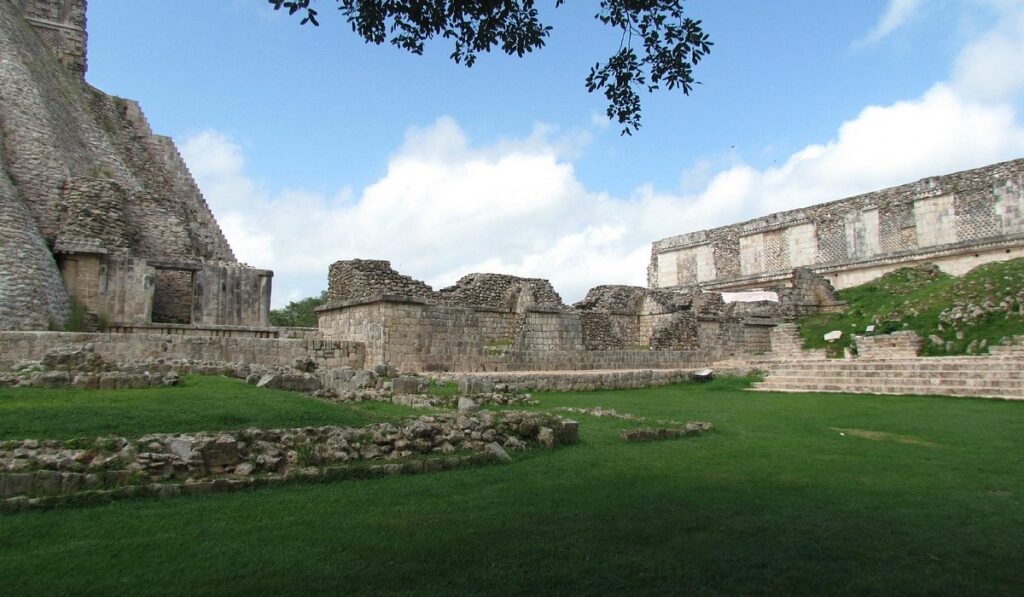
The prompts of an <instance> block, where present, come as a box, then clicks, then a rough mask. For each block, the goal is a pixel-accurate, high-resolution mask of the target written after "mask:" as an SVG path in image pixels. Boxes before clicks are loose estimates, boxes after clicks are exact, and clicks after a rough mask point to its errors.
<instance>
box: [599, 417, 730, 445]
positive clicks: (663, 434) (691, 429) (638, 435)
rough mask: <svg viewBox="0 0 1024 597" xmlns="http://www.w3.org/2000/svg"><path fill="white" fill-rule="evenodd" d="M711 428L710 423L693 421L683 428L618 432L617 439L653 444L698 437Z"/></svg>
mask: <svg viewBox="0 0 1024 597" xmlns="http://www.w3.org/2000/svg"><path fill="white" fill-rule="evenodd" d="M712 428H713V426H712V425H711V423H705V422H703V421H693V422H691V423H687V424H686V425H685V426H684V427H681V428H677V429H669V428H661V429H651V428H644V429H626V430H623V431H621V432H619V437H621V438H622V439H624V440H626V441H627V442H654V441H661V440H666V439H679V438H681V437H690V436H694V435H700V434H701V433H704V432H705V431H711V429H712Z"/></svg>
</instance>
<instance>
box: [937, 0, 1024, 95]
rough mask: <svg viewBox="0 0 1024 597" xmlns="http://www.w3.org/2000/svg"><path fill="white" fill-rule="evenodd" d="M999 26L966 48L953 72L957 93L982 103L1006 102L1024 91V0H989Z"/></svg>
mask: <svg viewBox="0 0 1024 597" xmlns="http://www.w3.org/2000/svg"><path fill="white" fill-rule="evenodd" d="M984 4H988V5H989V6H990V7H991V8H994V9H995V10H996V14H997V15H998V19H997V23H996V25H995V27H993V28H992V29H991V30H990V31H988V32H986V33H985V34H983V35H981V36H980V37H979V38H978V39H976V40H974V41H973V42H971V43H970V44H968V45H967V47H965V48H964V49H963V50H962V51H961V52H960V55H959V57H958V58H957V61H956V64H955V66H954V69H953V85H954V86H955V88H956V90H957V93H959V94H961V95H963V96H965V97H970V98H973V99H978V100H982V101H1006V100H1008V99H1012V98H1013V96H1015V95H1016V94H1018V93H1019V92H1020V91H1021V89H1022V88H1024V67H1022V65H1024V0H988V1H987V2H984Z"/></svg>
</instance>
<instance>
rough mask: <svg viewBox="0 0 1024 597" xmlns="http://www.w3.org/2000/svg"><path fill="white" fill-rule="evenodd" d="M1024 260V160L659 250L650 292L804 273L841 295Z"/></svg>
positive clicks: (724, 286)
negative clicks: (910, 277) (888, 276)
mask: <svg viewBox="0 0 1024 597" xmlns="http://www.w3.org/2000/svg"><path fill="white" fill-rule="evenodd" d="M1022 255H1024V159H1018V160H1012V161H1009V162H1003V163H1000V164H992V165H989V166H984V167H981V168H976V169H973V170H965V171H963V172H955V173H952V174H946V175H943V176H931V177H928V178H924V179H922V180H919V181H917V182H913V183H909V184H904V185H900V186H896V187H892V188H889V189H883V190H880V191H874V192H871V193H865V194H863V195H857V196H856V197H848V198H846V199H840V200H838V201H831V202H828V203H820V204H818V205H811V206H809V207H805V208H802V209H794V210H790V211H785V212H779V213H773V214H768V215H766V216H761V217H759V218H754V219H753V220H749V221H746V222H740V223H737V224H730V225H728V226H721V227H718V228H712V229H709V230H697V231H694V232H688V233H686V234H681V235H679V236H673V237H670V238H665V239H662V240H659V241H656V242H654V243H653V245H652V247H651V262H650V266H649V267H648V270H647V274H648V285H649V286H650V287H651V288H663V289H666V290H678V289H686V288H690V287H695V286H697V287H700V288H703V289H704V290H718V291H727V290H741V289H749V288H763V287H765V286H774V285H786V284H788V282H789V281H790V280H791V279H792V273H793V272H794V271H795V270H797V269H798V268H808V269H810V270H811V271H813V272H814V273H816V274H819V275H822V276H824V277H825V278H826V279H828V281H829V282H831V283H832V285H833V286H834V287H835V288H836V289H840V290H841V289H843V288H848V287H850V286H856V285H858V284H863V283H865V282H869V281H871V280H873V279H875V278H878V277H880V276H882V275H883V274H885V273H888V272H891V271H893V270H896V269H899V268H900V267H904V266H907V265H912V264H921V263H934V264H936V265H938V266H939V267H940V268H942V270H943V271H945V272H946V273H948V274H951V275H954V276H960V275H963V274H965V273H967V272H968V271H969V270H971V269H973V268H974V267H977V266H978V265H981V264H983V263H989V262H992V261H1001V260H1006V259H1011V258H1015V257H1020V256H1022Z"/></svg>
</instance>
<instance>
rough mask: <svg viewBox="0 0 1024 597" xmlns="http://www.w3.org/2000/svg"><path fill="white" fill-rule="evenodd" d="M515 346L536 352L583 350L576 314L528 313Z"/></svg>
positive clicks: (580, 328)
mask: <svg viewBox="0 0 1024 597" xmlns="http://www.w3.org/2000/svg"><path fill="white" fill-rule="evenodd" d="M525 315H526V318H525V321H524V323H523V329H522V331H521V332H520V335H519V338H518V341H517V342H516V346H517V347H519V348H521V349H522V350H530V351H537V352H545V351H571V350H583V325H582V323H581V322H580V316H579V314H578V313H564V312H559V311H528V312H527V313H526V314H525Z"/></svg>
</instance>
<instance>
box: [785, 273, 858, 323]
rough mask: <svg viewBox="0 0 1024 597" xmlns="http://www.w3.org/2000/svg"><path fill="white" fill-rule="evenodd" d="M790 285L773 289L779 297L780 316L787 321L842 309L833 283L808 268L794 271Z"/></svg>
mask: <svg viewBox="0 0 1024 597" xmlns="http://www.w3.org/2000/svg"><path fill="white" fill-rule="evenodd" d="M790 283H791V286H779V287H776V288H773V290H774V291H775V292H776V293H777V294H778V296H779V306H780V314H781V316H782V317H784V318H786V319H790V320H791V319H796V318H799V317H803V316H805V315H809V314H811V313H817V312H819V311H830V310H835V309H840V308H842V304H843V303H841V302H840V301H838V300H837V299H836V294H835V290H834V289H833V288H832V283H831V282H829V281H828V280H827V279H826V278H825V277H823V276H819V275H817V274H815V273H814V272H813V271H811V270H810V269H808V268H797V269H795V270H793V275H792V278H791V282H790Z"/></svg>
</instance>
